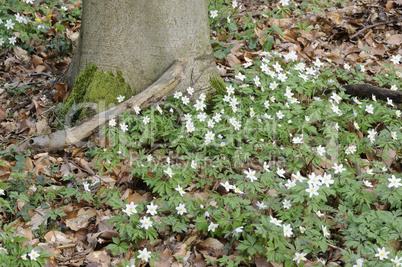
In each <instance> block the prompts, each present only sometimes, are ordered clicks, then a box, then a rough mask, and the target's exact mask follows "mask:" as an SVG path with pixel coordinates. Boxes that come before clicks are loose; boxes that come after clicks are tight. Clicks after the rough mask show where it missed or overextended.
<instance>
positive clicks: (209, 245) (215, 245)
mask: <svg viewBox="0 0 402 267" xmlns="http://www.w3.org/2000/svg"><path fill="white" fill-rule="evenodd" d="M198 245H199V246H200V247H201V248H202V249H213V250H218V249H222V248H223V247H224V245H223V244H222V243H221V242H220V241H219V240H218V239H215V238H211V237H210V238H207V239H206V240H204V241H203V242H201V243H199V244H198Z"/></svg>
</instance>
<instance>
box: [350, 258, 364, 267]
mask: <svg viewBox="0 0 402 267" xmlns="http://www.w3.org/2000/svg"><path fill="white" fill-rule="evenodd" d="M352 267H363V259H357V260H356V264H354V265H353V266H352Z"/></svg>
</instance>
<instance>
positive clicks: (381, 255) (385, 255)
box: [374, 248, 390, 261]
mask: <svg viewBox="0 0 402 267" xmlns="http://www.w3.org/2000/svg"><path fill="white" fill-rule="evenodd" d="M377 251H378V253H377V254H375V255H374V256H375V257H379V258H380V260H381V261H382V260H383V259H388V254H389V253H390V252H389V251H385V248H377Z"/></svg>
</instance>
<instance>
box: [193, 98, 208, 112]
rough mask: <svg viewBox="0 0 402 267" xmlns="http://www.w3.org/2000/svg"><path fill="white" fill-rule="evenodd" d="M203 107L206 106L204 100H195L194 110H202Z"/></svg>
mask: <svg viewBox="0 0 402 267" xmlns="http://www.w3.org/2000/svg"><path fill="white" fill-rule="evenodd" d="M205 107H206V105H205V104H204V101H200V100H196V104H195V110H196V111H198V110H201V111H203V110H204V108H205Z"/></svg>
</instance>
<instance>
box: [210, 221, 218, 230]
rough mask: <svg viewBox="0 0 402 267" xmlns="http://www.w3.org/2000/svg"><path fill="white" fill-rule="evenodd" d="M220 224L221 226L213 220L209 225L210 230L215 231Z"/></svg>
mask: <svg viewBox="0 0 402 267" xmlns="http://www.w3.org/2000/svg"><path fill="white" fill-rule="evenodd" d="M218 226H219V224H217V223H213V222H211V224H210V225H209V226H208V232H209V231H212V232H215V229H216V228H217V227H218Z"/></svg>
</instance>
